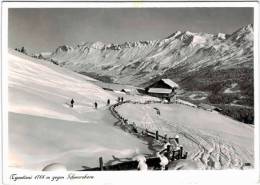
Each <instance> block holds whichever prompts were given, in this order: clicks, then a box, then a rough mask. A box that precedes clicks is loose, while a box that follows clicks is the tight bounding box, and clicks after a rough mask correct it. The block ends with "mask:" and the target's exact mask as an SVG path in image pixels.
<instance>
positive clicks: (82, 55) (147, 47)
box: [46, 24, 254, 122]
mask: <svg viewBox="0 0 260 185" xmlns="http://www.w3.org/2000/svg"><path fill="white" fill-rule="evenodd" d="M253 41H254V31H253V25H252V24H250V25H247V26H244V27H242V28H240V29H238V30H236V31H235V32H233V33H232V34H225V33H218V34H210V33H192V32H190V31H176V32H174V33H173V34H171V35H169V36H168V37H167V38H163V39H161V40H152V41H139V42H125V43H123V44H104V43H102V42H99V41H98V42H86V43H84V44H79V45H76V46H67V45H64V46H60V47H58V48H57V49H56V50H55V51H54V52H52V53H51V54H50V55H48V56H47V57H46V59H48V60H50V61H52V62H53V63H55V64H57V65H59V66H62V67H65V68H68V69H71V70H73V71H76V72H78V73H82V74H86V75H88V76H91V77H94V78H97V79H100V80H103V81H106V82H113V83H120V84H130V85H135V86H141V87H144V86H147V85H149V84H150V83H152V82H154V81H156V80H159V79H161V78H170V79H172V80H174V81H175V82H177V83H179V85H180V86H181V87H182V88H183V89H184V90H185V92H186V94H185V93H184V94H183V98H184V99H189V96H188V95H191V94H192V93H195V95H196V93H197V92H199V93H201V92H202V93H204V94H205V95H206V98H205V99H203V102H204V103H205V102H206V103H210V104H215V105H219V106H224V107H225V108H227V106H228V107H232V109H234V108H236V109H243V110H244V108H245V107H247V108H248V107H253V99H254V97H253V91H254V90H253V89H254V88H253V59H254V57H253V54H254V52H253ZM234 84H235V86H236V90H234V91H231V93H224V92H226V91H225V90H226V89H228V88H231V87H235V86H234ZM187 92H189V94H187ZM185 95H186V96H185ZM193 96H194V95H193ZM190 100H191V101H195V103H196V101H198V100H194V99H190ZM225 110H226V109H225ZM230 112H234V111H233V110H231V111H230ZM226 114H230V113H228V112H226ZM249 114H250V115H251V113H249ZM233 117H234V116H233ZM246 119H248V118H246ZM250 119H251V118H250ZM242 121H244V122H252V121H248V120H242Z"/></svg>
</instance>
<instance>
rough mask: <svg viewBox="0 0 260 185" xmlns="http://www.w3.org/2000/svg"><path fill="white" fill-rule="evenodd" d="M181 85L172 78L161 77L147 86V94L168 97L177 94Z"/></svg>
mask: <svg viewBox="0 0 260 185" xmlns="http://www.w3.org/2000/svg"><path fill="white" fill-rule="evenodd" d="M178 88H179V85H178V84H177V83H175V82H173V81H172V80H170V79H161V80H159V81H157V82H155V83H153V84H152V85H150V86H148V87H146V88H145V91H146V93H147V94H149V95H151V96H155V97H158V98H163V99H168V100H170V98H171V97H173V96H174V95H175V90H176V89H178Z"/></svg>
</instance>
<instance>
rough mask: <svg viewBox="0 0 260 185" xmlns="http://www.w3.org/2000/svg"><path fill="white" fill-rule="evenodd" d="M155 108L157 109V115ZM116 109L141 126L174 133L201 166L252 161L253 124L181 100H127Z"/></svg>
mask: <svg viewBox="0 0 260 185" xmlns="http://www.w3.org/2000/svg"><path fill="white" fill-rule="evenodd" d="M155 108H157V109H159V110H160V115H158V114H157V113H156V110H155ZM117 111H118V112H119V113H120V114H121V115H122V116H123V117H124V118H127V119H128V120H129V122H135V124H136V125H137V126H139V127H142V128H144V129H145V128H147V129H149V130H153V131H156V130H158V131H159V133H160V134H161V135H164V134H167V135H168V136H170V137H173V136H175V135H176V134H178V135H179V136H180V144H181V145H183V147H184V149H185V150H186V151H188V152H189V155H188V158H189V159H190V160H193V161H195V162H197V163H198V165H199V166H201V168H202V169H229V168H243V166H244V164H245V163H250V164H251V167H252V166H253V165H254V127H252V126H250V125H246V124H242V123H240V122H238V121H235V120H233V119H231V118H229V117H226V116H223V115H221V114H219V113H217V112H210V111H206V110H202V109H198V108H193V107H190V106H186V105H182V104H158V103H157V104H131V103H129V104H123V105H121V106H119V107H117ZM133 111H134V112H136V114H132V112H133ZM194 118H195V119H194Z"/></svg>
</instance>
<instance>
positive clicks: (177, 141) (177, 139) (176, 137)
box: [174, 135, 179, 144]
mask: <svg viewBox="0 0 260 185" xmlns="http://www.w3.org/2000/svg"><path fill="white" fill-rule="evenodd" d="M174 139H175V141H176V143H177V144H179V136H178V135H176V136H175V137H174Z"/></svg>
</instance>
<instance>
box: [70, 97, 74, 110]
mask: <svg viewBox="0 0 260 185" xmlns="http://www.w3.org/2000/svg"><path fill="white" fill-rule="evenodd" d="M73 104H74V100H73V98H72V99H71V101H70V106H71V107H72V108H73Z"/></svg>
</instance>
